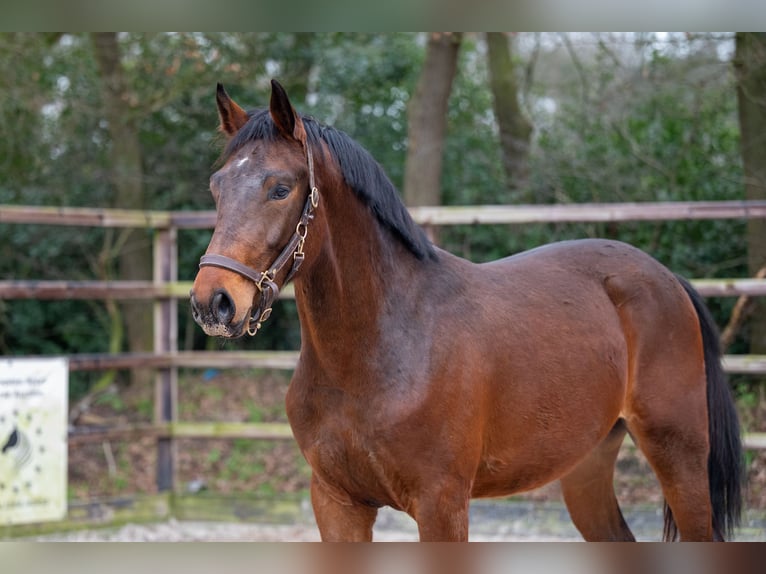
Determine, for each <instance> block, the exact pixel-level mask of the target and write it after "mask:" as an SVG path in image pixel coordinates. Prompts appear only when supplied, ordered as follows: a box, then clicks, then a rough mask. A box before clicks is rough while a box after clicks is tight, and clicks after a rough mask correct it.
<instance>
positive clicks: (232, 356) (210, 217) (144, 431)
mask: <svg viewBox="0 0 766 574" xmlns="http://www.w3.org/2000/svg"><path fill="white" fill-rule="evenodd" d="M411 213H412V215H413V217H414V218H415V220H416V221H417V222H418V223H420V224H421V225H424V226H440V225H456V224H523V223H542V222H619V221H667V220H680V219H686V220H700V219H749V218H766V201H749V202H748V201H720V202H665V203H607V204H578V205H539V206H538V205H534V206H479V207H453V206H445V207H419V208H413V209H411ZM0 223H5V224H46V225H65V226H86V227H125V228H149V229H153V230H154V276H153V280H152V281H105V282H101V281H29V280H25V281H21V280H12V279H11V280H2V281H0V299H150V300H154V301H155V305H154V329H155V337H154V341H155V343H154V352H153V353H145V354H129V353H123V354H87V355H86V354H83V355H71V356H69V357H68V358H69V366H70V370H72V371H79V370H108V369H131V368H135V367H138V366H141V367H151V368H154V369H156V373H157V374H156V379H155V397H156V401H155V408H154V420H153V423H151V424H144V425H129V426H122V427H111V428H108V429H98V430H92V429H91V430H83V431H72V432H71V433H70V437H69V440H70V443H73V444H77V443H81V442H86V441H102V440H106V439H120V438H132V437H137V436H154V437H156V438H157V445H158V455H159V458H158V461H159V462H158V468H157V486H158V489H159V490H161V491H165V490H172V489H173V486H174V483H173V481H174V478H173V477H174V454H173V451H174V443H173V441H174V439H176V438H180V437H195V438H209V437H217V438H238V437H247V438H255V439H290V438H292V434H291V432H290V428H289V426H288V425H286V424H266V423H184V422H181V421H179V420H178V417H177V392H178V391H177V383H178V368H179V367H197V368H204V367H214V368H240V367H255V368H269V369H285V370H291V369H293V368H294V366H295V364H296V361H297V360H298V352H297V351H272V352H264V351H246V352H243V351H220V352H211V351H206V352H203V351H194V352H181V351H179V350H178V341H177V327H178V325H177V321H178V318H177V312H176V311H177V302H178V301H179V300H182V299H184V298H187V297H188V293H189V290H190V288H191V283H189V282H179V281H178V244H177V231H178V230H179V229H210V228H212V227H213V226H214V225H215V212H213V211H198V212H190V211H172V212H165V211H126V210H115V209H89V208H55V207H31V206H12V205H0ZM692 284H693V285H694V286H695V288H696V289H698V290H699V291H700V293H701V294H702V295H703V296H707V297H711V296H717V297H718V296H723V297H728V296H739V295H742V294H746V295H750V296H766V279H748V278H732V279H715V280H713V279H704V280H703V279H699V280H692ZM281 296H282V297H292V296H293V295H292V290H291V289H290V288H288V289H285V290H284V291H283V292H282V295H281ZM724 367H725V369H726V370H727V371H728V372H730V373H749V374H764V373H766V355H764V356H760V355H727V356H725V357H724ZM745 444H746V447H747V448H751V449H752V448H766V433H752V434H748V435H746V436H745Z"/></svg>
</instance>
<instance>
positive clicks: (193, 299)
mask: <svg viewBox="0 0 766 574" xmlns="http://www.w3.org/2000/svg"><path fill="white" fill-rule="evenodd" d="M189 303H190V305H191V312H192V318H193V319H194V320H195V321H199V318H200V313H199V303H197V298H196V297H195V296H194V291H191V292H190V293H189Z"/></svg>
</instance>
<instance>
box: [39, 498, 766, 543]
mask: <svg viewBox="0 0 766 574" xmlns="http://www.w3.org/2000/svg"><path fill="white" fill-rule="evenodd" d="M625 516H626V520H627V521H628V523H629V524H630V526H631V529H632V530H633V533H634V534H635V535H636V538H637V539H638V540H644V541H658V540H660V538H661V534H662V515H661V511H660V510H659V509H652V510H642V509H629V510H627V511H626V512H625ZM374 539H375V540H376V541H391V542H399V541H401V542H406V541H416V540H417V527H416V525H415V522H414V521H413V520H412V519H411V518H410V517H409V516H407V515H405V514H404V513H401V512H396V511H394V510H391V509H388V508H384V509H381V511H380V513H379V515H378V520H377V522H376V524H375V530H374ZM24 540H34V541H47V542H75V541H78V542H313V541H318V540H319V533H318V531H317V528H316V525H315V523H314V522H313V520H312V519H310V518H307V519H306V520H305V521H301V522H300V523H296V524H255V523H241V522H240V523H233V522H232V523H220V522H193V521H177V520H173V519H171V520H169V521H166V522H161V523H152V524H127V525H125V526H122V527H120V528H102V529H92V530H81V531H73V532H66V533H60V534H47V535H43V536H35V537H30V538H25V539H24ZM470 540H471V541H476V542H479V541H484V542H493V541H496V542H532V541H535V542H536V541H558V542H565V541H566V542H570V541H571V542H575V541H580V540H582V539H581V537H580V535H579V533H578V532H577V530H575V528H574V526H573V525H572V523H571V521H570V520H569V516H568V514H567V511H566V509H565V508H564V507H563V506H561V505H550V504H545V505H541V504H535V503H513V504H509V503H496V502H491V501H476V502H474V503H473V504H472V505H471V526H470ZM736 540H738V541H766V519H765V518H764V517H763V516H754V515H752V514H748V515H747V516H746V519H745V520H744V524H743V528H742V529H741V530H740V531H739V533H738V535H737V537H736Z"/></svg>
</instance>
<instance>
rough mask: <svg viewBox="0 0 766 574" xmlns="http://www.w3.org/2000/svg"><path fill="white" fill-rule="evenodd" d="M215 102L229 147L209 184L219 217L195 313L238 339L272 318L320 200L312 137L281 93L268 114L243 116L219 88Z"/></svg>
mask: <svg viewBox="0 0 766 574" xmlns="http://www.w3.org/2000/svg"><path fill="white" fill-rule="evenodd" d="M216 100H217V104H218V114H219V117H220V121H221V126H220V129H221V131H222V132H223V133H224V134H225V135H226V137H227V138H228V140H229V141H228V146H227V150H226V152H225V154H224V163H223V166H222V167H221V169H219V170H218V171H216V172H215V173H214V174H213V175H212V177H211V178H210V191H211V192H212V194H213V198H214V199H215V203H216V210H217V212H218V218H217V221H216V225H215V231H214V232H213V237H212V239H211V240H210V244H209V245H208V249H207V253H206V255H205V256H203V257H202V259H201V261H200V270H199V273H198V274H197V278H196V279H195V281H194V287H193V289H192V292H191V306H192V314H193V316H194V320H195V321H196V322H197V323H198V324H199V325H200V326H201V327H202V328H203V329H204V331H205V332H206V333H207V334H208V335H212V336H222V337H239V336H241V335H243V334H245V333H246V332H249V333H250V334H254V333H255V331H256V330H257V329H258V327H259V326H260V323H261V322H262V321H265V320H266V318H268V315H269V314H270V312H271V303H272V301H273V300H274V299H275V298H276V296H277V294H278V293H279V286H281V285H283V284H284V283H285V282H286V281H288V280H289V279H290V278H291V277H292V275H293V273H295V272H296V271H297V269H298V267H299V266H300V264H301V263H302V261H303V257H304V253H303V246H304V242H303V239H304V238H305V236H306V233H307V230H308V226H309V223H310V221H311V219H312V218H313V216H314V209H315V208H316V207H317V202H318V193H317V191H316V189H315V187H314V182H313V177H314V176H313V162H312V157H311V151H310V149H309V146H308V142H307V135H306V130H305V128H304V125H303V122H302V120H301V118H300V116H299V115H298V114H297V113H296V112H295V110H294V109H293V107H292V105H291V104H290V101H289V99H288V97H287V94H286V93H285V90H284V89H283V88H282V86H280V85H279V84H278V83H277V82H275V81H272V92H271V101H270V104H269V109H268V112H265V111H264V112H260V113H259V112H252V113H248V112H245V111H244V110H243V109H242V108H241V107H239V106H238V105H237V104H236V103H235V102H234V101H233V100H232V99H231V98H230V97H229V95H228V94H227V93H226V91H225V90H224V89H223V87H222V86H221V85H220V84H219V86H218V91H217V95H216Z"/></svg>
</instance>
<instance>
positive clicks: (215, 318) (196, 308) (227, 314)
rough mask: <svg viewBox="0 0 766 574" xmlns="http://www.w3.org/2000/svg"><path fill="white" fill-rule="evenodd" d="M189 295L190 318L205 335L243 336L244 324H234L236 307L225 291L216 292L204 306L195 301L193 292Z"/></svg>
mask: <svg viewBox="0 0 766 574" xmlns="http://www.w3.org/2000/svg"><path fill="white" fill-rule="evenodd" d="M189 295H190V303H191V312H192V318H193V319H194V321H195V322H196V323H197V324H198V325H199V326H200V327H202V330H203V331H205V333H206V334H207V335H209V336H211V337H230V338H231V337H240V336H242V335H243V334H244V330H245V329H244V324H243V323H244V322H243V321H238V322H236V323H235V322H234V317H235V315H236V305H235V304H234V301H233V300H232V298H231V296H229V294H228V293H227V292H226V291H225V290H223V289H219V290H216V291H215V292H214V293H213V295H212V297H211V298H210V300H209V301H208V302H207V303H206V304H205V303H201V302H200V301H199V300H198V299H197V297H196V296H195V294H194V290H192V291H191V293H190V294H189ZM237 323H238V324H237Z"/></svg>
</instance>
